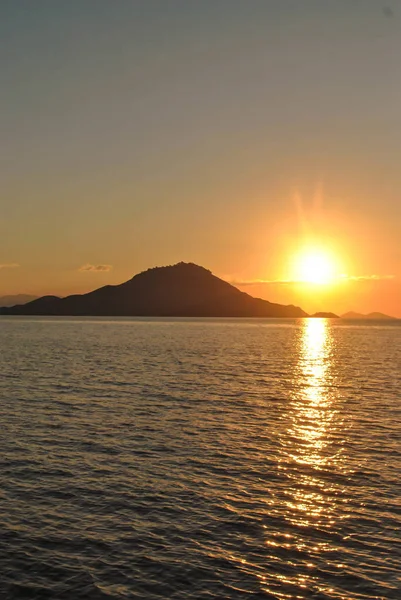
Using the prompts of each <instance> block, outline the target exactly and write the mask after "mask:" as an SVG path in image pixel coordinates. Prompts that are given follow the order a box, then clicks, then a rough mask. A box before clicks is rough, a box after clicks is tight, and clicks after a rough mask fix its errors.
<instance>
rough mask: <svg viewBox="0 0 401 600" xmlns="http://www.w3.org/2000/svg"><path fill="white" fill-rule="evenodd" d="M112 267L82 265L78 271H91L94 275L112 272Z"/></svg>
mask: <svg viewBox="0 0 401 600" xmlns="http://www.w3.org/2000/svg"><path fill="white" fill-rule="evenodd" d="M112 268H113V266H112V265H90V264H89V263H88V264H86V265H82V267H80V268H79V269H78V271H91V272H92V273H104V272H105V271H111V269H112Z"/></svg>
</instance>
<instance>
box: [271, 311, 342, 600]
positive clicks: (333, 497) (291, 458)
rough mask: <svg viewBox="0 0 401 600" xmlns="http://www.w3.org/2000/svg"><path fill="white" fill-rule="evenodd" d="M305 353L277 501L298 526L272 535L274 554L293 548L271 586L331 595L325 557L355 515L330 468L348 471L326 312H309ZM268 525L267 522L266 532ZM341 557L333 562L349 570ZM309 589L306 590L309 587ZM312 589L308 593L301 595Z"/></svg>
mask: <svg viewBox="0 0 401 600" xmlns="http://www.w3.org/2000/svg"><path fill="white" fill-rule="evenodd" d="M297 347H298V359H297V364H296V367H295V373H294V382H293V383H294V390H295V391H294V394H293V400H292V402H291V403H290V404H289V406H288V413H287V415H286V417H287V419H286V421H287V428H286V430H285V431H283V432H282V433H281V435H280V438H281V440H280V441H281V447H282V458H281V461H280V465H279V469H280V470H281V472H282V473H283V474H284V475H285V479H286V485H285V487H284V489H282V490H281V493H280V495H279V496H276V495H275V496H276V497H273V499H272V501H271V502H269V504H271V508H272V510H273V512H275V507H277V505H278V504H279V505H280V507H281V508H280V509H279V510H282V507H283V506H284V507H285V511H284V512H285V515H286V516H285V519H286V521H287V523H288V525H289V531H291V533H288V532H287V533H285V534H284V533H281V532H275V533H274V534H273V535H268V539H267V540H266V544H267V546H268V547H271V550H272V552H271V554H270V555H269V560H271V561H274V562H277V565H278V564H279V562H280V561H281V560H282V556H280V558H277V557H276V556H275V553H276V552H278V553H279V555H281V552H282V549H283V548H285V549H286V550H287V551H288V561H287V563H288V566H289V567H290V569H289V571H288V573H280V572H279V569H278V572H277V573H271V574H270V575H269V577H268V578H265V579H264V581H262V582H261V583H262V586H263V589H264V590H265V591H266V592H269V593H273V594H274V595H275V597H277V598H288V599H292V598H304V597H305V598H306V597H309V596H308V594H309V593H312V592H313V593H323V594H327V595H328V596H331V594H332V593H333V589H331V588H330V586H328V585H327V584H324V583H323V582H322V580H321V578H320V577H319V576H318V575H317V574H315V573H314V571H315V572H316V573H317V571H318V567H317V562H318V561H320V560H321V557H322V555H324V554H325V553H326V554H328V553H333V552H335V551H336V550H337V548H336V545H335V542H333V541H332V540H333V535H334V538H335V532H336V526H337V525H339V521H341V520H342V519H344V518H347V516H348V515H347V512H346V510H344V508H345V507H344V502H346V500H345V499H344V498H342V497H341V495H342V488H341V485H340V483H333V479H332V478H331V477H330V478H328V477H325V472H326V473H327V471H330V472H331V473H333V472H334V473H335V474H338V475H339V476H340V477H341V475H344V474H345V465H344V464H343V463H344V454H343V452H344V431H343V427H344V423H343V420H342V416H341V412H340V410H339V400H340V398H339V395H338V388H337V387H336V381H335V380H336V366H335V344H334V340H333V332H332V329H331V326H330V324H329V321H327V320H326V319H305V320H304V324H303V328H302V330H301V335H300V338H299V339H298V342H297ZM267 532H268V528H266V533H267ZM342 566H343V565H342V564H341V561H338V562H337V561H335V562H334V563H333V564H332V565H331V567H332V568H333V569H334V570H338V569H339V570H341V568H342ZM302 590H303V592H302ZM300 593H301V594H302V593H305V594H306V596H304V595H299V594H300Z"/></svg>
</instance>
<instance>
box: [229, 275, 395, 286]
mask: <svg viewBox="0 0 401 600" xmlns="http://www.w3.org/2000/svg"><path fill="white" fill-rule="evenodd" d="M389 279H395V275H338V276H337V277H335V278H333V281H338V282H340V281H386V280H389ZM230 283H231V284H232V285H235V286H239V287H247V286H252V285H294V284H298V283H307V282H305V281H302V280H300V279H298V280H296V279H293V280H292V279H253V280H249V281H230Z"/></svg>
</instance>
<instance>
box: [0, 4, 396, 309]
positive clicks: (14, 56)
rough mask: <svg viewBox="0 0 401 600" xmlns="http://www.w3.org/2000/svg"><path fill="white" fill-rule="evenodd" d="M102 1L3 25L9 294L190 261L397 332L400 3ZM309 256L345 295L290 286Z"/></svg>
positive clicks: (59, 289)
mask: <svg viewBox="0 0 401 600" xmlns="http://www.w3.org/2000/svg"><path fill="white" fill-rule="evenodd" d="M94 4H95V3H93V2H82V1H80V0H69V2H64V3H49V2H43V3H39V4H37V3H27V5H26V7H25V8H24V10H21V9H20V7H18V3H12V2H9V3H6V5H5V6H4V7H2V8H1V15H0V16H1V19H0V29H1V32H0V33H1V35H0V69H1V73H2V78H3V79H2V84H3V85H2V94H1V97H0V127H1V131H2V148H3V149H4V152H3V153H2V157H1V160H0V177H1V182H2V188H1V196H0V295H6V294H16V293H30V294H35V295H42V294H58V295H66V294H69V293H74V292H86V291H89V290H92V289H94V288H97V287H99V286H101V285H105V284H107V283H120V282H122V281H124V280H127V279H128V278H130V277H132V276H133V275H134V274H135V273H137V272H139V271H142V270H144V269H147V268H148V267H152V266H156V265H166V264H173V263H176V262H179V261H188V262H195V263H197V264H200V265H202V266H205V267H207V268H209V269H211V270H212V271H213V272H214V273H215V274H216V275H218V276H221V277H223V278H225V279H226V280H229V281H236V282H242V283H246V284H247V285H246V286H245V287H243V288H242V289H246V290H247V291H248V292H250V293H252V294H254V295H258V296H261V297H264V298H267V299H269V300H272V301H277V302H282V303H296V304H299V305H301V306H302V307H303V308H304V309H305V310H307V311H309V312H310V311H313V310H319V309H324V310H331V311H334V312H342V311H344V310H358V311H361V312H368V311H373V310H375V311H376V310H378V311H383V312H388V313H390V314H393V315H397V316H400V317H401V291H400V283H399V282H400V281H401V244H400V240H401V170H400V165H399V157H400V156H401V136H400V133H399V132H400V129H401V78H400V77H399V73H400V66H399V57H400V56H401V12H400V5H399V3H398V2H395V1H394V0H388V1H387V3H386V5H388V6H387V8H388V10H385V11H383V9H382V7H381V5H380V3H378V2H377V0H364V1H363V2H349V0H338V1H336V2H316V1H315V0H297V2H294V0H280V1H279V2H260V1H259V0H247V2H243V1H242V0H220V1H219V2H215V0H202V2H182V1H181V0H169V2H165V0H152V1H149V2H110V1H109V0H97V1H96V10H94V8H93V7H94ZM310 246H314V247H318V248H322V249H323V250H324V251H326V250H329V251H330V252H331V253H332V255H333V256H334V257H335V261H336V263H338V264H339V265H341V270H342V274H345V275H346V276H347V278H343V279H342V281H341V283H338V284H335V285H334V284H333V285H327V286H319V287H317V286H315V287H313V286H310V285H309V286H304V285H301V284H299V283H296V284H295V283H292V284H289V283H283V281H288V279H289V273H288V264H289V263H290V262H291V261H292V260H293V258H294V256H297V255H298V254H299V253H300V252H302V251H303V249H305V248H308V247H310ZM255 281H264V282H266V281H267V282H270V283H263V284H258V285H250V284H251V283H252V282H255Z"/></svg>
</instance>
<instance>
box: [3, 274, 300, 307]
mask: <svg viewBox="0 0 401 600" xmlns="http://www.w3.org/2000/svg"><path fill="white" fill-rule="evenodd" d="M0 314H3V315H65V316H153V317H277V318H281V317H289V318H299V317H308V316H309V315H308V314H307V313H306V312H305V311H304V310H302V309H301V308H299V307H298V306H293V305H289V306H284V305H282V304H275V303H272V302H268V301H267V300H262V299H260V298H253V297H252V296H250V295H249V294H246V293H245V292H241V291H240V290H239V289H237V288H236V287H234V286H233V285H231V284H229V283H227V282H226V281H223V280H222V279H219V278H218V277H216V276H215V275H213V274H212V273H211V271H209V270H207V269H205V268H204V267H200V266H198V265H195V264H193V263H184V262H181V263H178V264H176V265H171V266H167V267H155V268H152V269H148V270H147V271H143V272H142V273H139V274H138V275H135V276H134V277H133V278H132V279H130V280H129V281H126V282H125V283H122V284H120V285H106V286H105V287H101V288H99V289H96V290H94V291H92V292H89V293H87V294H74V295H72V296H67V297H65V298H59V297H57V296H43V297H42V298H38V299H36V300H33V301H31V302H28V303H26V304H23V305H18V306H13V307H7V308H6V307H3V308H0Z"/></svg>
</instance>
